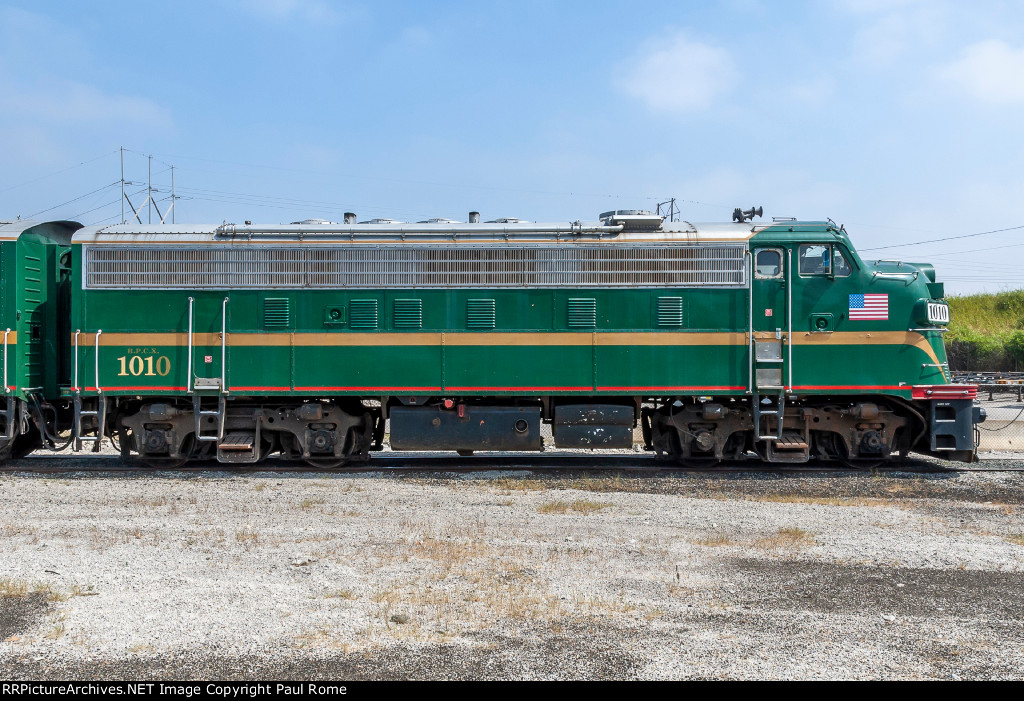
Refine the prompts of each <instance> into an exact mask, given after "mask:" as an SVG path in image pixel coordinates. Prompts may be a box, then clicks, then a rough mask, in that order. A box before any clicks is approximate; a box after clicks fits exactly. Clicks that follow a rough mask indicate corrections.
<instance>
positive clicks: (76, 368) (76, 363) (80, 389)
mask: <svg viewBox="0 0 1024 701" xmlns="http://www.w3.org/2000/svg"><path fill="white" fill-rule="evenodd" d="M80 333H82V329H75V392H81V391H82V388H81V387H80V386H79V385H78V334H80Z"/></svg>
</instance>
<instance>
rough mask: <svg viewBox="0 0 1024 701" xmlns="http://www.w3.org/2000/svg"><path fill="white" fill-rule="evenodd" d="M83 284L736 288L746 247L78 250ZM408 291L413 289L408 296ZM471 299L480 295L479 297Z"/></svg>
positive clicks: (743, 273)
mask: <svg viewBox="0 0 1024 701" xmlns="http://www.w3.org/2000/svg"><path fill="white" fill-rule="evenodd" d="M83 249H84V251H83V255H84V256H85V279H84V281H83V283H84V285H85V287H87V288H110V289H129V288H142V287H145V288H150V289H193V288H196V287H208V288H212V289H285V288H288V289H295V288H302V289H306V288H311V287H314V288H326V289H334V288H348V289H376V288H382V287H386V288H389V289H393V288H405V289H415V288H423V287H432V288H445V289H448V288H452V287H459V288H473V287H475V288H492V287H503V288H522V287H528V288H541V289H546V288H551V287H562V288H579V287H602V288H603V287H626V288H634V287H652V288H665V287H744V286H746V284H747V276H746V269H745V267H744V262H745V260H746V254H747V245H746V244H745V243H743V244H731V243H730V244H715V245H706V244H671V245H658V244H646V245H635V246H634V245H624V244H614V245H610V244H602V245H599V246H598V245H586V244H578V243H568V242H566V243H559V244H557V245H550V244H543V245H526V244H523V243H517V244H515V245H509V244H508V243H503V244H501V245H480V246H477V245H473V246H467V245H465V244H438V245H429V246H428V245H425V244H389V245H374V246H365V245H359V244H348V245H345V246H310V247H308V248H306V247H298V246H271V245H266V246H264V245H255V244H254V245H250V244H246V245H244V246H242V245H235V244H224V243H221V242H217V243H216V244H215V245H204V246H202V247H201V248H196V247H194V246H191V247H186V246H172V245H160V246H156V245H152V246H151V245H137V246H128V247H126V246H113V245H101V246H93V245H83ZM410 294H412V293H410ZM480 294H485V293H483V292H481V293H480Z"/></svg>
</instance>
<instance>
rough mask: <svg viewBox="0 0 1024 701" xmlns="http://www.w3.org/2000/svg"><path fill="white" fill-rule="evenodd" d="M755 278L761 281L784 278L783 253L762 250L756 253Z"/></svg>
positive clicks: (774, 250) (773, 249) (769, 249)
mask: <svg viewBox="0 0 1024 701" xmlns="http://www.w3.org/2000/svg"><path fill="white" fill-rule="evenodd" d="M754 276H755V277H757V278H759V279H766V278H778V277H782V251H780V250H778V249H776V248H762V249H760V250H758V251H757V252H756V253H754Z"/></svg>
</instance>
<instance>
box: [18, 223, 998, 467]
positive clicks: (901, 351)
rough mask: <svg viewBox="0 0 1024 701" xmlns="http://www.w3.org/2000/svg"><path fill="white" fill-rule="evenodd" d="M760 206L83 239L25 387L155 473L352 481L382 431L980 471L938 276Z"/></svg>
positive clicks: (432, 442) (157, 229)
mask: <svg viewBox="0 0 1024 701" xmlns="http://www.w3.org/2000/svg"><path fill="white" fill-rule="evenodd" d="M473 214H474V215H475V213H473ZM748 215H749V213H742V212H740V213H738V216H736V217H735V218H736V219H737V220H738V221H734V222H732V223H722V224H690V223H687V222H667V221H664V220H663V218H662V217H660V216H657V215H652V214H650V213H648V212H642V211H632V210H631V211H615V212H607V213H605V214H603V215H601V217H600V220H599V221H597V222H593V223H581V222H573V223H567V224H534V223H522V222H518V221H514V220H511V221H510V220H499V221H494V222H480V221H479V218H478V217H474V216H471V218H470V223H466V224H462V223H455V222H448V221H441V222H437V221H435V222H426V223H420V224H402V223H394V222H390V221H384V222H380V221H374V222H367V223H355V218H354V216H351V217H350V216H346V222H345V223H344V224H333V223H312V224H296V225H287V226H252V225H249V224H246V225H244V226H236V225H223V226H186V225H177V226H163V225H161V226H131V225H127V226H126V225H118V226H109V227H85V228H81V229H79V230H78V231H76V232H75V233H74V235H73V237H72V238H71V242H70V244H71V245H70V261H69V266H70V277H69V282H68V284H67V285H64V283H63V282H60V281H61V280H63V278H62V277H61V276H62V275H64V272H63V271H64V267H61V264H59V263H54V266H55V267H54V275H55V276H56V277H55V278H54V281H55V282H54V287H53V289H52V290H51V292H52V295H53V297H52V298H50V299H49V301H48V303H49V304H50V307H49V309H52V310H53V313H54V314H56V315H57V316H55V317H53V318H51V317H46V318H47V319H50V322H49V323H50V324H51V326H52V327H53V328H52V329H50V331H53V332H54V337H53V338H54V341H53V348H54V349H55V352H57V354H58V356H59V362H57V363H56V364H54V365H53V367H54V368H59V373H58V374H59V375H60V381H59V382H58V383H56V384H59V387H56V386H55V385H54V384H45V383H44V382H43V381H42V380H35V379H29V378H25V379H24V380H21V379H19V380H18V382H22V383H28V384H29V385H32V387H31V388H29V387H27V386H24V385H21V389H20V390H18V395H17V396H19V397H21V398H23V399H24V401H25V405H26V407H28V409H27V410H26V411H25V416H26V417H27V418H26V420H24V421H22V422H21V424H20V425H21V426H23V428H25V430H26V432H31V431H33V430H34V431H37V432H38V434H39V435H40V436H42V437H43V439H44V441H45V442H48V443H56V442H57V438H56V437H57V434H58V432H59V431H60V429H61V428H63V426H61V425H60V421H62V420H64V419H66V422H67V423H68V424H69V426H70V429H71V430H72V433H73V438H74V443H75V446H76V448H81V447H82V446H83V445H88V444H89V443H91V444H92V445H94V446H98V444H99V442H100V441H102V440H103V439H104V437H106V436H111V437H114V438H116V440H117V441H118V442H119V445H120V447H121V450H122V453H123V454H124V455H125V456H126V457H138V458H141V459H142V460H143V461H145V462H146V463H147V464H151V465H155V466H169V465H177V464H181V463H183V462H184V461H187V460H189V459H201V458H204V459H209V458H214V457H215V458H216V459H217V460H219V461H221V462H225V463H255V462H258V461H260V460H263V459H264V458H266V457H267V456H269V455H272V454H279V455H281V456H283V457H285V458H289V459H296V460H304V461H306V462H309V463H311V464H314V465H319V466H324V467H334V466H340V465H344V464H346V463H347V462H349V461H352V460H353V459H357V458H365V457H366V456H368V455H369V454H370V453H371V452H372V451H375V450H380V449H381V448H382V447H383V444H384V439H385V436H386V435H388V436H389V442H390V445H391V447H392V448H393V449H394V450H410V451H436V450H451V451H458V452H459V453H461V454H467V453H471V452H473V451H489V450H500V451H539V450H543V449H544V448H545V442H547V443H548V445H549V446H550V444H551V443H553V445H554V447H557V448H585V449H612V448H619V449H621V448H631V447H632V446H633V443H634V429H635V428H636V427H637V426H640V427H642V435H643V440H644V443H645V446H646V448H647V449H648V450H652V451H656V452H657V453H659V454H660V455H662V456H665V457H667V458H670V459H672V460H675V461H678V462H681V463H685V464H692V463H697V464H704V463H714V462H718V461H721V460H734V459H742V458H754V457H757V456H759V457H760V458H761V459H762V460H765V461H768V462H773V463H777V462H786V463H801V462H806V461H808V460H811V459H825V460H837V461H841V462H843V463H847V464H853V465H870V464H875V463H877V462H879V461H884V460H887V459H890V458H893V457H896V456H902V455H906V453H908V452H909V451H916V452H920V453H927V454H931V455H938V456H940V457H943V458H947V459H952V460H961V461H971V460H974V459H975V455H976V453H975V445H976V440H975V437H976V436H975V424H976V423H977V422H978V421H980V420H983V418H984V416H983V412H982V411H981V410H980V409H979V408H977V407H975V406H974V402H973V400H974V398H975V396H976V392H977V388H976V387H974V386H970V385H955V384H952V383H951V378H950V375H949V370H948V366H947V364H946V356H945V351H944V348H943V342H942V333H943V332H944V331H945V328H946V325H947V324H948V322H949V311H948V307H947V306H946V304H945V303H944V302H943V301H942V298H943V285H942V283H941V282H937V281H936V280H935V272H934V270H933V268H932V267H931V266H929V265H925V264H916V263H901V262H888V261H874V262H871V261H864V260H862V259H861V258H860V256H858V255H857V252H856V250H855V249H854V247H853V245H852V244H851V242H850V239H849V237H848V236H847V234H846V232H845V231H844V230H843V228H842V227H839V226H837V225H835V224H833V223H832V222H803V221H791V220H784V221H778V220H776V221H774V222H772V223H770V224H767V223H765V224H760V223H753V222H751V221H747V219H748V218H749V216H748ZM49 226H50V229H48V231H58V230H59V231H61V232H63V231H65V230H66V227H67V226H68V225H64V224H60V225H56V224H55V225H49ZM25 235H26V234H22V236H25ZM50 235H51V236H53V237H54V239H53V244H52V245H53V248H54V251H55V253H54V255H55V258H54V260H55V261H59V260H66V257H62V254H61V252H62V251H63V250H64V248H62V247H63V246H64V244H65V243H66V242H65V241H64V240H63V239H60V238H59V237H58V236H57V235H56V234H55V233H51V234H50ZM4 250H6V249H4ZM3 263H4V265H7V259H6V258H5V259H3ZM4 270H5V273H6V271H7V268H4ZM11 279H12V278H10V277H7V278H5V280H11ZM20 284H21V283H20V282H19V285H20ZM5 287H7V288H8V290H9V291H11V288H12V286H10V285H7V286H5ZM19 304H20V302H19ZM65 306H66V307H67V308H68V309H69V313H68V315H67V318H66V321H67V322H68V323H65V317H62V316H60V315H61V314H62V313H63V312H62V311H61V310H62V309H64V307H65ZM13 309H14V307H13V305H12V304H11V303H10V302H9V301H7V300H5V303H4V313H5V314H7V315H8V317H7V318H8V319H9V318H10V314H11V313H12V311H13ZM18 309H19V310H20V309H21V307H18ZM8 325H9V324H8ZM18 331H19V335H18V341H17V342H14V341H13V340H12V347H16V348H21V345H20V341H21V339H22V338H23V336H22V335H21V334H22V333H24V332H23V330H22V327H19V328H18ZM47 333H49V331H48V332H47ZM6 352H7V351H6V346H5V354H6ZM26 353H27V351H26ZM19 357H20V356H19ZM5 358H6V356H5ZM18 362H21V361H18ZM19 367H20V366H19ZM14 384H15V385H17V383H14ZM7 390H8V417H9V418H8V423H7V427H8V429H7V430H8V436H10V435H11V434H12V431H13V433H15V434H17V433H18V432H19V431H18V429H17V427H18V425H19V419H17V418H14V419H12V418H10V415H11V414H10V412H11V409H10V406H12V400H11V397H13V396H15V395H14V394H12V393H13V392H14V391H15V389H12V387H7ZM15 403H16V402H15ZM36 405H38V409H36V408H34V407H35V406H36ZM544 425H549V426H550V437H548V438H546V439H545V437H544V436H542V426H544ZM12 426H13V427H14V428H13V429H12ZM26 440H27V439H26Z"/></svg>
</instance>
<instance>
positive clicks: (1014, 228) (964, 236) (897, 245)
mask: <svg viewBox="0 0 1024 701" xmlns="http://www.w3.org/2000/svg"><path fill="white" fill-rule="evenodd" d="M1018 229H1024V224H1021V225H1020V226H1011V227H1007V228H1006V229H993V230H992V231H979V232H977V233H975V234H961V235H960V236H946V237H945V238H941V239H929V240H927V241H912V242H911V243H894V244H892V245H891V246H875V247H873V248H862V249H859V250H860V251H862V252H863V251H881V250H883V249H886V248H903V247H904V246H923V245H924V244H926V243H928V244H931V243H938V242H940V241H953V240H954V239H969V238H972V237H974V236H987V235H988V234H1001V233H1003V232H1004V231H1017V230H1018Z"/></svg>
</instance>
